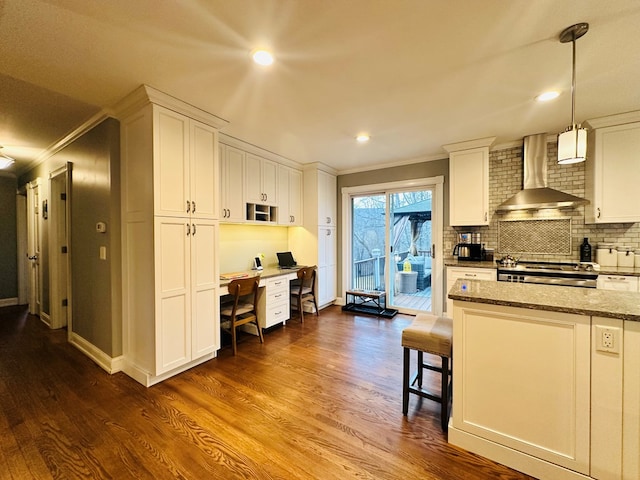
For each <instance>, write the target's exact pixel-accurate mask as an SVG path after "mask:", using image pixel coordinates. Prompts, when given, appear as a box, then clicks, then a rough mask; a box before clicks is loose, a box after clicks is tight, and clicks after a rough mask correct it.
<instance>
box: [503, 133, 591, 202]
mask: <svg viewBox="0 0 640 480" xmlns="http://www.w3.org/2000/svg"><path fill="white" fill-rule="evenodd" d="M587 203H589V200H586V199H584V198H580V197H576V196H575V195H570V194H568V193H564V192H561V191H559V190H554V189H553V188H549V187H547V134H546V133H541V134H538V135H531V136H528V137H525V138H524V188H523V189H522V190H520V191H519V192H518V193H516V194H515V195H514V196H513V197H511V198H510V199H509V200H507V201H505V202H503V203H501V204H500V205H499V206H498V208H497V209H496V212H498V213H504V212H511V211H514V210H540V209H543V208H568V207H576V206H578V205H585V204H587Z"/></svg>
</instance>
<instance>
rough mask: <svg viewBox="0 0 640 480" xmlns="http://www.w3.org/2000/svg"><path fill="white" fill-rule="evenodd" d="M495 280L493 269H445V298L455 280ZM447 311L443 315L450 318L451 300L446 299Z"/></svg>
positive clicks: (494, 270) (451, 310)
mask: <svg viewBox="0 0 640 480" xmlns="http://www.w3.org/2000/svg"><path fill="white" fill-rule="evenodd" d="M460 278H462V279H467V280H490V281H491V280H492V281H495V280H497V271H496V269H494V268H472V267H447V288H446V290H445V297H446V296H447V295H448V293H449V290H451V287H452V286H453V284H454V283H456V280H458V279H460ZM446 300H447V301H446V305H447V310H446V312H444V315H446V316H447V317H449V318H451V316H452V315H453V300H450V299H449V298H446Z"/></svg>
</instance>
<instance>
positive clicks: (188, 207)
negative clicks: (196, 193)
mask: <svg viewBox="0 0 640 480" xmlns="http://www.w3.org/2000/svg"><path fill="white" fill-rule="evenodd" d="M190 211H191V202H190V201H189V200H187V213H189V212H190Z"/></svg>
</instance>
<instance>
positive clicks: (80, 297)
mask: <svg viewBox="0 0 640 480" xmlns="http://www.w3.org/2000/svg"><path fill="white" fill-rule="evenodd" d="M67 162H71V163H72V164H73V168H72V174H71V187H70V189H69V190H70V193H69V194H70V197H71V218H70V225H71V248H70V254H71V283H72V315H73V320H72V322H73V332H74V333H76V334H77V335H79V336H81V337H82V338H83V339H85V340H86V341H88V342H89V343H91V344H92V345H94V346H95V347H97V348H99V349H100V350H102V351H103V352H104V353H106V354H107V355H109V356H111V357H117V356H119V355H121V354H122V315H121V311H122V306H121V288H122V287H121V281H122V279H121V251H120V243H121V241H120V126H119V122H118V121H117V120H114V119H107V120H105V121H104V122H102V123H100V124H99V125H97V126H96V127H94V128H93V129H91V130H90V131H88V132H87V133H85V134H84V135H82V136H81V137H80V138H78V139H76V140H75V141H73V142H72V143H71V144H70V145H68V146H66V147H65V148H63V149H62V150H61V151H59V152H57V153H56V154H55V155H53V156H52V157H51V158H49V159H47V160H46V161H45V162H43V163H41V164H40V165H38V166H37V167H36V168H34V169H32V170H31V171H29V172H27V173H26V174H24V175H23V176H21V177H20V178H19V180H18V183H19V185H24V184H25V183H27V182H29V181H31V180H33V179H35V178H37V177H40V178H42V179H43V180H44V181H46V182H47V183H48V177H49V172H51V171H53V170H55V169H57V168H59V167H61V166H63V165H64V164H65V163H67ZM100 221H102V222H105V223H106V224H107V233H104V234H101V233H97V232H96V228H95V227H96V223H97V222H100ZM100 246H105V247H106V248H107V260H100V259H99V256H98V254H99V248H100ZM46 248H47V246H46V245H43V249H46ZM45 267H46V271H48V265H45Z"/></svg>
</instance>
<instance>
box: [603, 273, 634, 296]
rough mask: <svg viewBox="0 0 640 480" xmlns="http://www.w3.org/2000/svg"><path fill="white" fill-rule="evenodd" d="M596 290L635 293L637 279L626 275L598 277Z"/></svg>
mask: <svg viewBox="0 0 640 480" xmlns="http://www.w3.org/2000/svg"><path fill="white" fill-rule="evenodd" d="M597 282H598V288H599V289H601V290H618V291H620V292H637V291H638V277H630V276H626V275H598V280H597Z"/></svg>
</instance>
